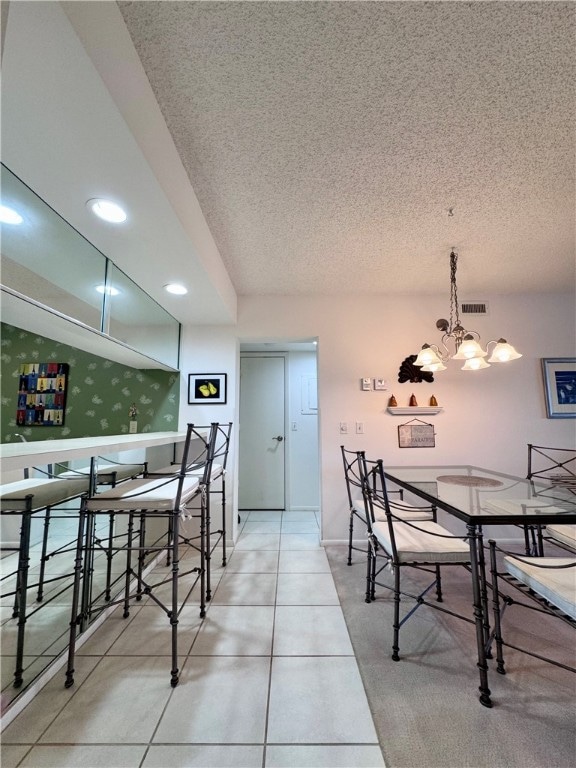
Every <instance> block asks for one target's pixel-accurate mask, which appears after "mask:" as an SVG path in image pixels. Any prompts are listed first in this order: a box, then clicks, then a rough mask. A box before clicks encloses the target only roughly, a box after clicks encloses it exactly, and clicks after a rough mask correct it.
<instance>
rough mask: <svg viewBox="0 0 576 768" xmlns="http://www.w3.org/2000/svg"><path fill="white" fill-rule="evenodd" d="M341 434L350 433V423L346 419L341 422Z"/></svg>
mask: <svg viewBox="0 0 576 768" xmlns="http://www.w3.org/2000/svg"><path fill="white" fill-rule="evenodd" d="M340 434H341V435H347V434H348V423H347V422H346V421H341V422H340Z"/></svg>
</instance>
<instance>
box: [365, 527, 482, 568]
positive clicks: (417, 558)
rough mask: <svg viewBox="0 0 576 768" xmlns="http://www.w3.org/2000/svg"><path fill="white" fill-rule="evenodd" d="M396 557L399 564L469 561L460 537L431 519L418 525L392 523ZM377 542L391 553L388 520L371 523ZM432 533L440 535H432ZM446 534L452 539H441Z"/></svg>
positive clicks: (467, 549)
mask: <svg viewBox="0 0 576 768" xmlns="http://www.w3.org/2000/svg"><path fill="white" fill-rule="evenodd" d="M393 525H394V538H395V541H396V551H397V553H398V560H399V562H401V563H469V562H470V547H469V546H468V544H467V543H466V542H465V541H462V539H459V538H455V537H453V534H451V533H450V531H448V530H447V529H446V528H443V527H442V526H441V525H438V523H435V522H433V521H432V520H422V521H419V522H418V524H417V525H418V528H414V527H412V526H411V525H406V524H405V523H393ZM373 529H374V534H375V536H376V538H377V539H378V542H379V543H380V544H381V545H382V546H383V547H384V549H385V550H386V552H388V553H389V554H391V552H392V543H391V537H390V529H389V527H388V523H387V522H382V521H377V522H376V523H374V526H373ZM434 534H440V536H439V535H434ZM441 536H449V537H452V538H447V539H445V538H441Z"/></svg>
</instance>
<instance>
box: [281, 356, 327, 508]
mask: <svg viewBox="0 0 576 768" xmlns="http://www.w3.org/2000/svg"><path fill="white" fill-rule="evenodd" d="M287 357H288V432H287V435H286V437H287V439H288V452H289V454H288V456H289V460H288V464H289V471H290V476H289V478H288V482H289V485H288V500H289V505H290V509H292V510H299V509H300V510H302V509H306V510H309V509H314V510H315V509H319V508H320V482H319V480H320V478H319V470H320V467H319V461H318V414H317V413H310V412H309V411H308V412H303V406H305V403H303V393H302V379H303V378H305V379H307V378H316V376H317V371H316V354H315V353H314V352H290V353H288V355H287ZM304 410H306V409H304ZM293 422H294V423H295V424H296V427H297V429H296V431H294V430H293V429H292V423H293Z"/></svg>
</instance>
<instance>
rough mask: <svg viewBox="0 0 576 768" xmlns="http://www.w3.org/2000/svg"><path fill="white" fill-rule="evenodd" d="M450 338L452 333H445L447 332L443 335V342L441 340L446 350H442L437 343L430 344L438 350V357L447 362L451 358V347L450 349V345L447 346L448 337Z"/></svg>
mask: <svg viewBox="0 0 576 768" xmlns="http://www.w3.org/2000/svg"><path fill="white" fill-rule="evenodd" d="M449 338H450V334H448V333H445V334H444V335H443V336H442V340H441V342H440V343H441V344H442V346H443V347H444V351H442V350H441V349H439V347H438V346H437V345H436V344H431V345H430V346H432V347H436V349H435V350H434V351H435V352H436V354H437V355H438V357H439V358H440V360H442V362H443V363H446V362H447V361H448V360H450V350H449V349H448V347H447V346H446V339H449Z"/></svg>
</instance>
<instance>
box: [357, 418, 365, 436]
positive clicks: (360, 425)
mask: <svg viewBox="0 0 576 768" xmlns="http://www.w3.org/2000/svg"><path fill="white" fill-rule="evenodd" d="M356 434H357V435H363V434H364V422H363V421H357V422H356Z"/></svg>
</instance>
